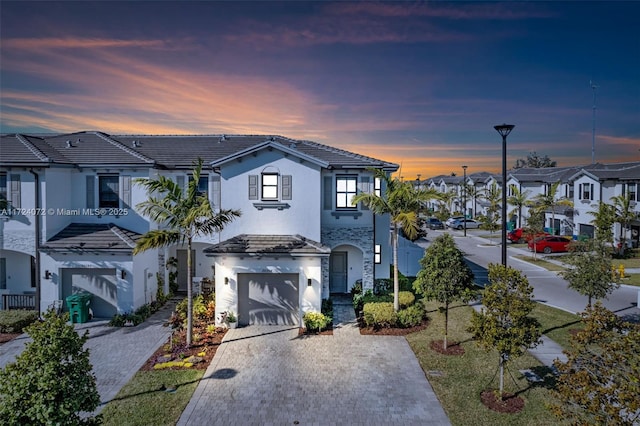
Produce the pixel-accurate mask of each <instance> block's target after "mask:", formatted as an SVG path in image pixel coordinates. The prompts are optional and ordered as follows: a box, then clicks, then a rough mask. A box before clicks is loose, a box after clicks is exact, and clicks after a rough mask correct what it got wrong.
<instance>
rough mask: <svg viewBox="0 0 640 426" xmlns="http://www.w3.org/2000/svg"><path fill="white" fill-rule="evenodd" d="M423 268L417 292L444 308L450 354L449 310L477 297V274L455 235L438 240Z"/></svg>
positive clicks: (416, 288) (445, 347) (422, 264)
mask: <svg viewBox="0 0 640 426" xmlns="http://www.w3.org/2000/svg"><path fill="white" fill-rule="evenodd" d="M420 265H421V266H422V269H421V270H420V271H419V272H418V276H417V277H416V280H415V281H414V282H413V288H414V290H415V291H416V293H418V294H422V295H424V297H425V298H426V299H427V300H434V299H435V300H437V301H438V302H439V303H441V304H442V305H443V306H442V310H443V313H444V341H443V349H445V350H446V349H447V331H448V323H449V306H450V305H451V303H453V302H455V301H463V302H465V303H466V302H468V301H469V300H471V299H473V298H474V297H475V294H476V292H475V289H474V288H475V287H474V284H473V272H471V269H470V268H469V266H468V265H467V264H466V263H465V261H464V256H463V254H462V252H461V251H460V250H459V249H458V248H457V247H456V244H455V242H454V241H453V237H452V236H451V234H442V235H440V236H438V238H436V239H435V240H434V241H433V243H432V244H431V245H430V246H429V248H428V249H427V250H426V251H425V253H424V256H423V257H422V259H420Z"/></svg>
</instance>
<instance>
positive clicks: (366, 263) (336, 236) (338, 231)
mask: <svg viewBox="0 0 640 426" xmlns="http://www.w3.org/2000/svg"><path fill="white" fill-rule="evenodd" d="M321 238H322V241H321V242H322V244H324V245H326V246H329V247H331V250H333V249H334V248H335V247H337V246H340V245H349V246H353V247H357V248H359V249H360V250H362V288H363V290H368V289H371V290H373V279H374V273H373V245H374V233H373V227H371V226H369V227H357V228H356V227H354V228H327V229H323V230H322V231H321ZM322 292H323V295H325V294H326V295H327V297H328V294H329V259H323V261H322Z"/></svg>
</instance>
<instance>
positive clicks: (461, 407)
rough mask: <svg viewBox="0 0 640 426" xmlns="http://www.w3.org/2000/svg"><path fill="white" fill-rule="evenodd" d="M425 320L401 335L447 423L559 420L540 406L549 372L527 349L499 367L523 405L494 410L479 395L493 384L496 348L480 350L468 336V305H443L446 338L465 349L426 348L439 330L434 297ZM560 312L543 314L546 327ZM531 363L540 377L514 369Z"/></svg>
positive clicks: (549, 384)
mask: <svg viewBox="0 0 640 426" xmlns="http://www.w3.org/2000/svg"><path fill="white" fill-rule="evenodd" d="M425 306H426V307H427V310H428V312H429V315H430V317H431V319H432V321H431V324H430V325H429V327H428V328H426V329H425V330H422V331H420V332H417V333H413V334H410V335H408V336H406V338H407V341H408V342H409V345H410V346H411V348H412V349H413V351H414V353H415V354H416V357H417V358H418V361H419V362H420V365H421V366H422V369H423V370H424V371H425V374H426V375H427V378H428V379H429V382H430V383H431V385H432V387H433V389H434V391H435V392H436V394H437V396H438V399H439V400H440V402H441V403H442V406H443V407H444V409H445V411H446V412H447V415H448V416H449V419H450V420H451V423H452V424H453V425H474V426H481V425H487V426H494V425H505V426H507V425H527V426H529V425H550V424H554V425H557V424H562V423H561V422H560V421H559V420H558V419H557V418H555V417H554V416H553V414H551V412H550V411H549V410H548V409H547V408H546V404H548V403H550V402H552V401H553V400H554V398H553V396H552V394H551V390H550V389H552V388H553V386H554V383H555V381H554V377H553V375H552V374H551V372H550V370H549V369H548V368H547V367H544V366H542V365H541V364H540V362H539V361H538V360H537V359H535V358H534V357H533V356H531V355H529V354H528V353H527V354H526V355H524V356H522V357H520V358H517V359H515V360H513V361H512V362H510V363H509V367H508V371H509V372H508V373H505V389H506V390H507V391H508V392H514V393H515V392H517V393H518V395H519V396H520V397H522V398H524V399H525V407H524V409H523V410H522V411H521V412H520V413H517V414H500V413H497V412H494V411H491V410H489V409H488V408H486V407H485V406H484V405H483V404H482V402H481V401H480V393H481V392H482V391H483V390H485V389H497V388H498V380H499V376H498V375H497V374H496V373H497V370H498V361H499V356H498V353H497V352H496V351H490V352H485V351H484V350H482V349H480V348H478V347H477V346H476V344H475V342H474V341H472V340H471V334H470V333H468V332H467V331H466V329H467V327H468V326H469V324H470V321H471V312H472V309H473V308H471V307H469V306H467V305H459V306H455V307H454V308H453V309H450V311H449V342H453V341H457V342H460V344H461V346H462V347H463V348H464V349H465V354H464V355H462V356H451V355H441V354H439V353H437V352H435V351H433V350H432V349H431V348H430V343H431V341H432V340H441V339H442V338H443V335H444V319H443V315H442V314H440V313H438V311H437V308H438V305H437V304H436V303H432V302H427V303H425ZM565 321H566V319H565V318H564V317H562V316H559V317H557V318H555V317H554V318H552V317H551V316H549V318H548V319H545V325H546V324H549V325H546V326H547V328H549V327H553V324H556V323H558V322H559V323H564V322H565ZM521 369H531V370H533V371H534V372H536V374H538V375H539V376H540V377H542V378H543V379H544V381H542V382H539V383H529V382H528V381H527V380H526V379H525V378H524V377H523V375H522V374H521V373H520V372H519V370H521Z"/></svg>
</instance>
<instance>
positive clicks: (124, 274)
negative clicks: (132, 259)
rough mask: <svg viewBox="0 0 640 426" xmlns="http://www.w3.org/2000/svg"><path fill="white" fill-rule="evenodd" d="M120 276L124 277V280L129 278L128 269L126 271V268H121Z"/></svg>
mask: <svg viewBox="0 0 640 426" xmlns="http://www.w3.org/2000/svg"><path fill="white" fill-rule="evenodd" d="M120 278H122V279H123V280H124V279H125V278H127V271H125V270H124V269H121V270H120Z"/></svg>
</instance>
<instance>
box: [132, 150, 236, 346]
mask: <svg viewBox="0 0 640 426" xmlns="http://www.w3.org/2000/svg"><path fill="white" fill-rule="evenodd" d="M201 171H202V159H201V158H198V160H197V161H196V162H195V163H194V169H193V179H191V180H190V181H189V184H188V186H187V188H186V191H183V188H181V187H180V186H179V185H178V184H177V183H175V182H173V181H172V180H171V179H169V178H167V177H166V176H159V177H158V178H157V179H148V178H141V179H136V181H135V182H136V183H137V184H138V185H140V186H142V187H144V188H146V190H147V192H148V193H149V199H148V200H146V201H143V202H141V203H139V204H138V205H137V206H136V207H137V208H138V209H140V213H141V214H142V215H144V216H148V217H149V218H150V219H151V220H153V221H154V222H156V223H157V224H159V225H161V226H162V225H164V227H163V229H154V230H150V231H149V232H147V233H146V234H144V235H143V236H142V237H140V238H139V239H138V241H136V246H135V248H134V249H133V254H137V253H141V252H143V251H146V250H149V249H157V248H162V247H168V246H171V245H174V244H184V243H185V242H186V243H187V271H188V275H187V346H190V345H191V334H192V329H193V294H192V287H193V277H192V276H191V265H192V262H193V260H192V259H191V245H192V241H193V238H194V237H196V236H201V235H211V234H213V233H214V232H219V231H221V230H222V229H223V228H224V226H225V225H226V224H228V223H229V222H231V221H232V220H234V219H235V218H236V217H239V216H240V211H239V210H220V212H219V213H217V214H216V213H214V212H213V209H212V208H211V204H210V203H209V198H208V197H207V196H204V195H201V194H200V193H199V192H198V182H199V180H200V173H201Z"/></svg>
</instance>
